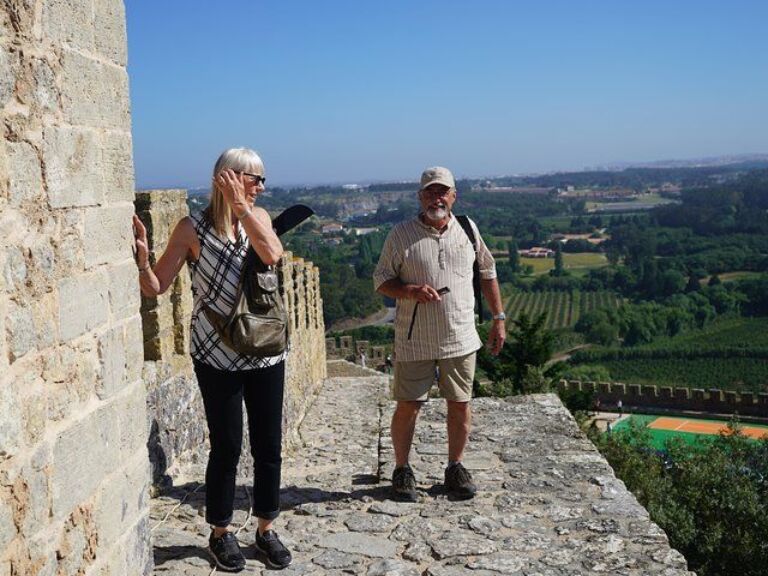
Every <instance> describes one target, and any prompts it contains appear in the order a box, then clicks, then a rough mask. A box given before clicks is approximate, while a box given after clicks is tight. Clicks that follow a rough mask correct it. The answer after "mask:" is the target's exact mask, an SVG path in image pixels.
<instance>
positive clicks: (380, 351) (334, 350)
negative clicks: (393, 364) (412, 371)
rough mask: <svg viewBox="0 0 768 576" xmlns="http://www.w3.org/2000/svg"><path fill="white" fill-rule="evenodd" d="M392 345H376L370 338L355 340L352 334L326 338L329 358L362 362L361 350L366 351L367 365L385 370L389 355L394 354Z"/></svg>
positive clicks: (326, 350) (326, 349)
mask: <svg viewBox="0 0 768 576" xmlns="http://www.w3.org/2000/svg"><path fill="white" fill-rule="evenodd" d="M392 348H393V347H392V346H391V345H389V346H383V345H374V344H371V343H370V342H369V341H368V340H354V339H353V337H352V336H340V337H339V338H336V337H333V336H331V337H328V338H326V339H325V352H326V355H327V356H328V357H329V358H334V359H342V360H347V361H349V362H358V363H359V362H360V352H361V351H362V352H365V357H366V366H367V367H368V368H373V369H374V370H382V371H384V370H385V368H386V363H385V360H386V358H387V355H391V354H392Z"/></svg>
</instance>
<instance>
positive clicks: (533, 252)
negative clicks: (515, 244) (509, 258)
mask: <svg viewBox="0 0 768 576" xmlns="http://www.w3.org/2000/svg"><path fill="white" fill-rule="evenodd" d="M517 252H518V254H520V256H523V257H524V258H554V257H555V251H554V250H550V249H549V248H544V247H543V246H534V247H533V248H528V249H527V250H518V251H517Z"/></svg>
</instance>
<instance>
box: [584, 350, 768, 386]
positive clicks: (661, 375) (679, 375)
mask: <svg viewBox="0 0 768 576" xmlns="http://www.w3.org/2000/svg"><path fill="white" fill-rule="evenodd" d="M585 365H589V366H595V365H598V366H603V367H605V368H606V369H607V370H608V373H609V375H610V376H609V377H610V379H611V380H612V381H614V382H624V383H625V384H641V385H645V384H648V385H655V386H672V387H688V388H703V389H709V388H719V389H721V390H744V391H750V392H768V361H766V360H765V359H764V358H695V359H683V358H681V359H675V358H671V359H670V358H642V359H631V360H598V361H595V362H590V363H588V364H585Z"/></svg>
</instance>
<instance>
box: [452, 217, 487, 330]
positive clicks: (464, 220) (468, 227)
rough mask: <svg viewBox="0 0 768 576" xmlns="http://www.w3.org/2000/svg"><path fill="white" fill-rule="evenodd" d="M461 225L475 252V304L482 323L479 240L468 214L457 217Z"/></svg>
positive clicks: (473, 279) (473, 276)
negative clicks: (478, 256)
mask: <svg viewBox="0 0 768 576" xmlns="http://www.w3.org/2000/svg"><path fill="white" fill-rule="evenodd" d="M456 220H458V222H459V224H460V225H461V228H462V230H464V233H465V234H466V235H467V238H469V241H470V243H471V244H472V249H473V250H474V251H475V261H474V262H473V263H472V289H473V290H474V292H475V304H476V305H477V315H478V317H479V318H480V322H482V321H483V300H482V291H481V290H480V264H479V263H478V262H477V239H476V238H475V231H474V230H473V229H472V224H470V223H469V217H468V216H467V215H466V214H462V215H460V216H456Z"/></svg>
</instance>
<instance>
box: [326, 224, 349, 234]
mask: <svg viewBox="0 0 768 576" xmlns="http://www.w3.org/2000/svg"><path fill="white" fill-rule="evenodd" d="M343 231H344V226H343V225H342V224H339V223H338V222H331V223H330V224H323V227H322V228H321V229H320V232H322V233H323V234H340V233H341V232H343Z"/></svg>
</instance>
